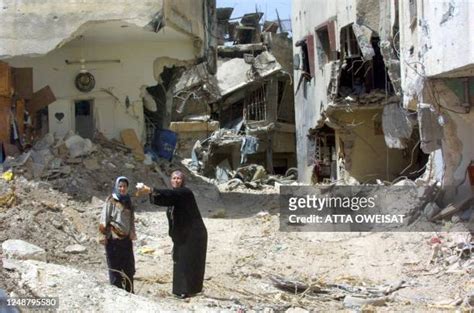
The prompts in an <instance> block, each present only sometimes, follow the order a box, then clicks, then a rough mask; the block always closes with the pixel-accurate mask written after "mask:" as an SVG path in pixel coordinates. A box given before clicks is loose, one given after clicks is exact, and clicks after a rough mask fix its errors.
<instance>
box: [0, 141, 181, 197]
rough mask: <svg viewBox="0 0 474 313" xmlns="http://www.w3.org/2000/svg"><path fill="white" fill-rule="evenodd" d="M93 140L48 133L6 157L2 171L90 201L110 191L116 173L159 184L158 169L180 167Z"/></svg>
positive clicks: (116, 145) (117, 145) (116, 143)
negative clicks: (26, 148)
mask: <svg viewBox="0 0 474 313" xmlns="http://www.w3.org/2000/svg"><path fill="white" fill-rule="evenodd" d="M94 141H95V143H94V142H93V141H91V140H89V139H84V138H82V137H80V136H78V135H75V134H68V135H66V136H65V138H60V139H55V138H54V137H53V136H52V135H50V134H48V135H46V136H45V137H43V138H42V139H41V140H39V141H38V142H37V143H36V144H35V145H34V146H33V148H32V149H31V150H29V151H27V152H25V153H23V154H22V155H20V156H18V157H16V158H12V157H8V158H7V160H6V161H5V162H4V164H3V171H4V172H6V171H12V172H13V173H14V174H15V175H17V176H23V177H25V178H26V179H27V180H40V181H42V182H46V183H47V184H48V185H50V186H51V187H52V188H53V189H56V190H59V191H61V192H64V193H67V194H69V195H70V196H72V197H73V198H74V199H76V200H80V201H90V200H91V198H92V197H99V198H103V197H104V195H106V194H108V193H110V192H111V188H112V187H113V183H114V181H115V178H116V177H118V176H126V177H128V178H129V179H130V180H131V181H132V182H138V181H144V180H151V181H156V182H158V185H163V182H162V178H163V174H162V173H161V171H163V172H165V173H167V174H168V173H169V172H170V171H172V170H173V169H176V168H178V167H182V166H181V165H180V164H179V163H170V162H167V161H164V160H160V161H159V163H154V162H152V161H151V160H147V161H145V162H142V161H139V160H137V159H136V156H135V154H133V153H129V152H130V149H129V148H127V146H125V145H123V144H121V143H120V142H116V141H114V140H112V141H107V140H106V139H104V137H103V136H96V138H94ZM145 163H147V164H145ZM158 172H160V173H158Z"/></svg>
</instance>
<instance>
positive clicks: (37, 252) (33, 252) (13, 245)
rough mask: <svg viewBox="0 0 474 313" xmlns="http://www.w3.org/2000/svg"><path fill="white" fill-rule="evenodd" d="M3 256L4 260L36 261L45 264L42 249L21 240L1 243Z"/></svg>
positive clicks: (44, 253) (44, 255) (44, 254)
mask: <svg viewBox="0 0 474 313" xmlns="http://www.w3.org/2000/svg"><path fill="white" fill-rule="evenodd" d="M2 250H3V255H4V257H5V258H6V259H15V260H38V261H43V262H46V252H45V250H44V249H42V248H40V247H38V246H35V245H33V244H31V243H28V242H26V241H23V240H17V239H9V240H7V241H4V242H3V243H2Z"/></svg>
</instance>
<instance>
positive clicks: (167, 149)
mask: <svg viewBox="0 0 474 313" xmlns="http://www.w3.org/2000/svg"><path fill="white" fill-rule="evenodd" d="M177 142H178V134H177V133H175V132H173V131H171V130H169V129H156V130H155V134H154V136H153V141H152V144H151V148H152V149H153V151H154V152H155V153H156V154H157V155H158V157H160V158H163V159H166V160H168V161H171V160H172V159H173V154H174V149H175V148H176V143H177Z"/></svg>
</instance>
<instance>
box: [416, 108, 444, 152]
mask: <svg viewBox="0 0 474 313" xmlns="http://www.w3.org/2000/svg"><path fill="white" fill-rule="evenodd" d="M418 123H419V125H420V138H421V149H422V150H423V152H424V153H430V152H433V151H435V150H438V149H440V148H441V142H442V139H443V128H442V126H441V125H440V124H439V119H438V115H437V114H436V112H435V109H434V107H433V106H432V105H430V104H426V103H420V104H419V105H418Z"/></svg>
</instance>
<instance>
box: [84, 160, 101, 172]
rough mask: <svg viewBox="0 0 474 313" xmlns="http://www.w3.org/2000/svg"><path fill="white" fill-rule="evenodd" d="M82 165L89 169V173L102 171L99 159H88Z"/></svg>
mask: <svg viewBox="0 0 474 313" xmlns="http://www.w3.org/2000/svg"><path fill="white" fill-rule="evenodd" d="M82 163H83V164H84V166H85V168H86V169H88V170H89V171H95V170H98V169H100V165H99V162H98V161H97V159H86V160H84V161H82Z"/></svg>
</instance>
